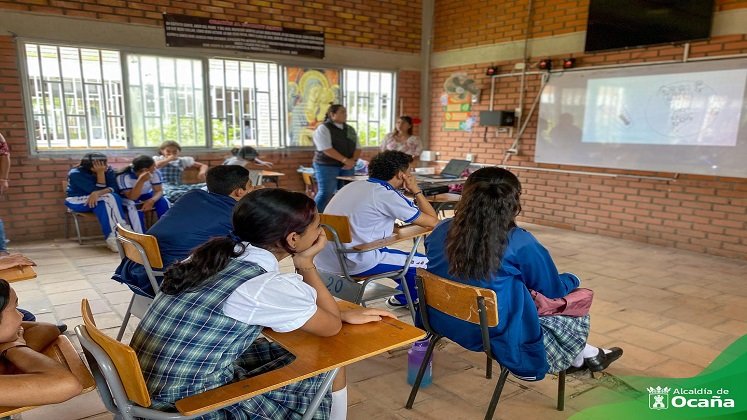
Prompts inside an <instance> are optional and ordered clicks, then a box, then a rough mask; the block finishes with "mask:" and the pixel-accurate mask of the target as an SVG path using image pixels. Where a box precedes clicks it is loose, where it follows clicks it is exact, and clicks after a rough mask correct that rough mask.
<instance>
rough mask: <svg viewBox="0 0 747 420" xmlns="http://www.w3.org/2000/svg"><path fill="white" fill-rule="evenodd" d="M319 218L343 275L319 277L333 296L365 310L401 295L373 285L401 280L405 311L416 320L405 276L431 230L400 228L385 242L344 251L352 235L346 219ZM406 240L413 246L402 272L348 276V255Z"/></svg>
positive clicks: (329, 215) (391, 289)
mask: <svg viewBox="0 0 747 420" xmlns="http://www.w3.org/2000/svg"><path fill="white" fill-rule="evenodd" d="M319 216H320V218H321V222H322V226H323V227H324V229H325V232H326V234H327V239H329V240H331V241H333V242H334V244H335V254H336V255H337V261H338V262H339V264H340V271H341V272H342V274H333V273H322V278H323V280H324V281H325V284H326V285H327V288H328V289H329V291H330V292H331V293H332V295H334V296H336V297H338V298H340V299H344V300H347V301H349V302H353V303H357V304H361V305H363V306H365V303H366V302H368V301H371V300H375V299H381V298H384V297H388V296H393V295H396V294H399V293H400V291H399V290H397V289H395V288H393V287H388V286H384V285H381V284H378V283H376V282H377V281H379V280H382V279H395V280H400V282H401V283H402V291H403V292H404V295H405V299H406V300H407V307H408V309H409V310H410V315H411V316H412V319H415V305H414V304H413V301H412V297H411V295H410V290H409V288H408V286H407V282H406V281H405V274H407V270H408V269H409V268H410V263H411V262H412V259H413V257H414V256H415V251H417V249H418V245H419V244H420V241H421V240H422V238H423V236H425V235H427V234H428V233H429V232H430V231H431V230H432V228H423V227H420V226H415V225H410V226H406V227H404V228H399V229H398V230H397V231H395V233H394V234H393V235H392V236H390V237H388V238H384V239H379V240H377V241H374V242H369V243H366V244H360V245H356V246H354V247H352V248H347V247H346V246H345V244H347V243H350V242H351V241H352V231H351V228H350V221H349V220H348V217H347V216H338V215H332V214H320V215H319ZM408 239H412V240H413V245H412V249H411V250H410V253H409V254H408V255H407V259H406V260H405V264H404V266H403V267H402V268H401V269H399V270H396V271H389V272H386V273H380V274H373V275H370V276H354V275H352V274H350V271H349V270H348V267H347V264H346V263H345V256H346V255H347V254H357V253H361V252H369V251H373V250H376V249H380V248H384V247H387V246H390V245H392V244H395V243H397V242H401V241H404V240H408Z"/></svg>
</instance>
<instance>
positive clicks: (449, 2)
mask: <svg viewBox="0 0 747 420" xmlns="http://www.w3.org/2000/svg"><path fill="white" fill-rule="evenodd" d="M528 4H529V1H528V0H506V1H464V0H439V1H436V10H435V14H434V26H433V51H448V50H454V49H458V48H468V47H476V46H479V45H491V44H498V43H501V42H508V41H519V40H523V39H524V36H525V33H526V32H527V30H528V32H529V37H530V38H540V37H549V36H553V35H562V34H569V33H572V32H579V31H585V30H586V19H587V11H588V8H589V0H575V1H574V0H534V1H533V5H532V16H531V22H532V23H531V25H530V26H529V28H527V17H528V15H529V10H528ZM746 7H747V0H716V10H719V11H720V10H730V9H739V8H746Z"/></svg>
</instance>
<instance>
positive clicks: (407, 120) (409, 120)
mask: <svg viewBox="0 0 747 420" xmlns="http://www.w3.org/2000/svg"><path fill="white" fill-rule="evenodd" d="M399 119H400V120H402V121H404V122H406V123H407V124H409V125H410V126H409V127H408V128H407V135H408V136H411V135H412V117H409V116H407V115H402V116H400V117H399ZM394 131H396V132H397V133H399V130H397V129H396V128H395V130H394Z"/></svg>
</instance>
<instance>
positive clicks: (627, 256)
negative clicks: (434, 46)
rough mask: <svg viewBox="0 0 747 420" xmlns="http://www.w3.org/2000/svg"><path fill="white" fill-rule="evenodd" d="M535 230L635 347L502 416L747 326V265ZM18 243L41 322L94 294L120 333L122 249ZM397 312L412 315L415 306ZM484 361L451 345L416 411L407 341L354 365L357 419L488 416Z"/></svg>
mask: <svg viewBox="0 0 747 420" xmlns="http://www.w3.org/2000/svg"><path fill="white" fill-rule="evenodd" d="M526 227H527V228H528V229H529V230H531V231H532V232H533V233H534V234H535V235H536V236H537V237H538V238H539V239H540V240H541V241H542V242H543V243H544V244H545V245H546V246H547V247H548V248H549V249H550V251H551V253H552V255H553V257H554V258H555V261H556V263H557V265H558V268H559V269H560V270H562V271H571V272H573V273H576V274H577V275H579V276H580V277H581V278H582V279H583V281H582V285H583V286H585V287H589V288H592V289H594V291H595V299H594V305H593V306H592V332H591V336H590V338H589V342H590V343H592V344H595V345H599V346H613V345H614V346H620V347H623V348H624V350H625V355H624V356H623V357H622V359H620V360H619V361H618V362H616V363H615V364H613V365H612V366H611V367H610V369H608V371H607V372H606V374H604V375H597V377H596V378H591V377H590V376H589V375H588V374H586V375H584V374H577V375H573V376H570V377H569V379H568V385H567V390H566V395H567V399H566V401H567V402H566V411H564V412H557V411H555V409H554V404H555V402H554V401H555V400H554V399H555V395H556V386H557V381H556V379H555V378H554V377H553V376H552V375H548V377H547V378H546V379H545V380H543V381H541V382H536V383H527V382H522V381H519V380H516V379H514V378H512V377H510V378H509V381H508V383H507V384H506V387H505V388H504V391H503V396H502V398H501V402H500V405H499V407H498V410H497V414H496V418H506V419H513V418H517V417H519V416H521V417H522V418H523V419H534V418H542V419H552V418H566V417H568V416H570V415H571V414H573V413H574V412H576V410H578V409H580V408H581V407H585V406H588V405H589V404H591V403H595V402H600V399H603V398H605V397H604V394H603V393H599V392H592V391H596V390H599V389H609V388H614V387H615V386H616V385H615V384H619V382H620V381H618V380H616V378H617V377H619V376H621V375H637V374H638V375H643V376H664V377H687V376H692V375H695V374H697V373H698V372H700V371H701V370H702V369H703V368H704V367H705V366H706V365H708V364H709V363H710V362H711V361H712V360H713V359H714V358H715V357H716V356H717V355H718V354H719V353H720V351H721V350H723V349H724V348H725V347H726V346H727V345H729V344H730V343H731V342H733V341H734V340H735V339H736V338H738V337H740V336H742V335H744V334H746V333H747V289H746V288H745V287H744V282H745V280H747V261H741V260H729V259H724V258H719V257H711V256H706V255H701V254H694V253H690V252H686V251H679V250H674V249H668V248H662V247H658V246H653V245H646V244H641V243H637V242H629V241H624V240H619V239H611V238H605V237H600V236H593V235H587V234H582V233H576V232H569V231H565V230H559V229H554V228H549V227H544V226H526ZM15 239H16V242H14V243H13V245H14V247H13V250H14V251H20V252H23V253H24V254H26V255H27V256H29V257H31V258H32V259H34V260H35V261H36V262H37V263H38V267H37V272H38V274H39V276H38V278H37V279H35V280H29V281H24V282H19V283H15V284H14V285H13V287H15V288H16V290H17V291H18V294H19V297H20V301H21V306H22V307H24V308H26V309H29V310H32V311H33V312H35V313H36V314H37V316H38V318H39V320H42V321H49V322H56V321H61V322H66V323H67V324H68V325H70V326H71V328H72V326H75V325H77V324H79V323H80V322H81V319H80V317H79V315H80V313H79V308H80V300H81V298H88V299H89V301H90V302H91V303H92V307H93V311H94V312H95V314H96V320H97V323H98V324H99V326H100V327H103V328H105V329H107V332H108V333H109V334H111V335H116V332H117V328H118V327H119V325H120V323H121V315H122V313H123V312H124V310H125V309H126V307H127V303H128V302H129V299H130V296H131V295H130V292H129V291H128V289H127V288H125V287H123V286H122V285H120V284H118V283H116V282H114V281H113V280H111V279H110V277H111V273H112V271H113V269H114V267H115V266H116V265H117V263H118V257H117V255H116V254H113V253H111V252H109V251H108V250H107V249H106V248H105V247H104V246H103V242H102V243H98V244H93V245H84V246H78V245H77V244H75V243H73V242H63V241H58V242H54V243H52V244H49V243H28V244H20V243H18V241H17V239H18V238H15ZM286 263H287V262H286ZM285 267H286V268H288V266H287V264H286V265H285ZM375 306H378V305H375ZM398 315H400V317H401V319H403V320H407V318H408V316H407V314H406V312H405V311H401V313H398ZM136 322H137V321H136V320H135V321H134V322H131V324H132V326H134V324H135V323H136ZM132 326H131V327H130V328H129V331H128V334H127V335H126V337H125V340H129V337H130V336H131V334H132ZM484 362H485V360H484V355H482V354H481V353H473V352H468V351H465V350H463V349H462V348H460V347H459V346H457V345H455V344H453V343H444V345H441V346H440V348H438V349H437V351H436V354H435V359H434V375H433V376H434V383H433V385H432V386H430V387H428V388H425V389H423V390H421V392H420V393H419V395H418V398H417V401H416V403H415V406H414V408H413V410H406V409H404V408H403V407H404V403H405V400H406V398H407V395H408V393H409V387H408V385H407V384H406V382H405V376H406V365H407V355H406V349H400V350H397V351H393V352H391V353H388V354H386V355H383V356H379V357H375V358H372V359H369V360H366V361H363V362H360V363H358V364H356V365H354V366H352V367H351V368H350V369H349V370H348V383H349V394H348V403H349V416H348V417H349V418H350V419H403V418H404V419H409V418H418V419H425V418H433V419H441V418H449V419H452V420H456V419H478V418H482V417H483V416H484V412H485V409H486V405H487V403H488V400H489V399H490V394H491V393H492V390H493V386H494V384H495V382H494V381H495V379H493V380H486V379H485V377H484V374H485V372H484V369H485V366H484ZM494 377H495V376H494ZM22 418H23V420H31V419H57V420H63V419H76V418H96V419H99V418H100V419H110V418H112V416H111V415H109V414H108V413H104V408H103V406H102V405H101V403H100V401H98V396H97V394H96V393H89V394H87V395H85V396H81V397H78V398H76V399H74V400H73V401H71V402H68V403H65V404H62V405H59V406H49V407H42V408H39V409H36V410H32V411H29V412H26V413H24V414H22Z"/></svg>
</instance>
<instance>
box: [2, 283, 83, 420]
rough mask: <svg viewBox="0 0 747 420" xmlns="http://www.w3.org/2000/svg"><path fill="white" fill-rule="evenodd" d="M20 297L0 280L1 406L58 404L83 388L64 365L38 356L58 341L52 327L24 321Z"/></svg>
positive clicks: (55, 330) (58, 332)
mask: <svg viewBox="0 0 747 420" xmlns="http://www.w3.org/2000/svg"><path fill="white" fill-rule="evenodd" d="M17 305H18V296H17V295H16V292H15V290H13V288H12V287H10V285H9V284H8V282H7V281H5V280H3V279H0V377H1V378H2V379H0V406H6V407H7V406H11V407H18V406H27V405H42V404H55V403H59V402H62V401H66V400H69V399H70V398H72V397H74V396H76V395H78V394H80V392H81V390H82V387H81V385H80V383H79V382H78V380H77V379H75V376H73V374H72V373H70V371H69V370H68V369H66V368H65V367H64V366H62V365H61V364H59V363H57V362H55V361H54V360H52V359H50V358H49V357H47V356H45V355H43V354H41V353H39V352H40V351H41V350H43V349H44V348H45V347H47V346H48V345H49V344H50V343H52V342H53V341H54V340H56V339H57V336H59V334H60V331H59V330H58V329H57V327H56V326H54V325H52V324H44V323H36V322H23V321H22V315H21V313H20V312H19V311H18V310H16V307H17Z"/></svg>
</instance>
